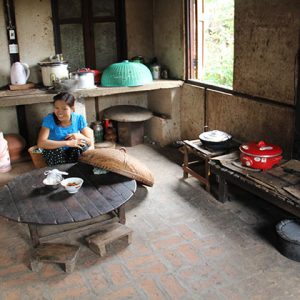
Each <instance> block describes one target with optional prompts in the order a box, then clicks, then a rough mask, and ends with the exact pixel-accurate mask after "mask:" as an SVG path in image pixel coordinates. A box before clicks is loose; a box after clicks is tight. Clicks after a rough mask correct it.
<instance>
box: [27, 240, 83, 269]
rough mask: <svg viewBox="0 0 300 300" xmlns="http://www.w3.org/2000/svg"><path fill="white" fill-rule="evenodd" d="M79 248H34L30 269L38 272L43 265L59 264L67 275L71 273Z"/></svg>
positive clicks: (47, 246)
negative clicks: (62, 265)
mask: <svg viewBox="0 0 300 300" xmlns="http://www.w3.org/2000/svg"><path fill="white" fill-rule="evenodd" d="M79 249H80V247H79V246H75V245H67V244H46V243H45V244H40V245H39V246H38V247H36V248H34V250H33V253H32V257H31V263H30V265H31V269H32V271H34V272H38V271H40V269H41V268H42V266H43V263H44V262H46V263H61V264H64V265H65V271H66V272H67V273H71V272H73V270H74V268H75V264H76V260H77V256H78V252H79Z"/></svg>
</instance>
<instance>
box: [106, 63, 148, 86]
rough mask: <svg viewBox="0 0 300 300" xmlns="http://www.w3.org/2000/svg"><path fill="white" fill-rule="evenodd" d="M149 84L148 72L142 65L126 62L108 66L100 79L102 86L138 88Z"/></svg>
mask: <svg viewBox="0 0 300 300" xmlns="http://www.w3.org/2000/svg"><path fill="white" fill-rule="evenodd" d="M150 82H152V74H151V72H150V70H149V69H148V68H147V67H146V66H145V65H144V64H141V63H136V62H130V61H128V60H124V61H123V62H120V63H114V64H112V65H110V66H108V67H107V68H106V69H105V70H104V71H103V74H102V77H101V85H102V86H139V85H144V84H148V83H150Z"/></svg>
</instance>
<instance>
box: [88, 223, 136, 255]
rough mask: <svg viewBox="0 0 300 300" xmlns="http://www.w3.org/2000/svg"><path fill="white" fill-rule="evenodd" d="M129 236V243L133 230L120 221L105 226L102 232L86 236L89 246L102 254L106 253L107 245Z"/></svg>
mask: <svg viewBox="0 0 300 300" xmlns="http://www.w3.org/2000/svg"><path fill="white" fill-rule="evenodd" d="M123 237H127V242H128V244H130V243H131V241H132V230H131V229H130V228H128V227H127V226H125V225H122V224H120V223H114V224H109V225H106V226H103V227H102V228H101V231H100V232H97V233H96V234H93V235H91V236H89V237H87V238H86V240H87V242H88V244H89V247H90V248H91V249H92V250H93V251H94V252H95V253H97V254H99V255H100V256H104V255H105V254H106V248H105V247H106V246H107V245H108V244H110V243H112V242H114V241H116V240H118V239H120V238H123Z"/></svg>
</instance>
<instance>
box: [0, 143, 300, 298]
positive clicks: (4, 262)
mask: <svg viewBox="0 0 300 300" xmlns="http://www.w3.org/2000/svg"><path fill="white" fill-rule="evenodd" d="M128 152H129V153H130V154H131V155H134V156H135V157H137V158H139V159H140V160H141V161H143V162H144V163H145V164H146V165H148V167H149V168H150V169H151V170H152V171H153V173H154V175H155V185H154V186H153V187H152V188H146V187H143V186H139V187H138V190H137V192H136V194H135V196H134V197H133V198H132V200H130V202H129V203H128V205H127V226H129V227H130V228H132V229H133V231H134V234H133V242H132V244H131V245H130V246H126V244H125V243H124V242H123V241H119V242H116V243H114V244H113V245H111V246H110V247H109V248H108V255H107V256H106V257H104V258H99V257H97V256H96V255H95V254H94V253H93V252H92V251H90V250H89V249H88V248H87V247H86V246H85V245H83V247H82V249H81V252H80V257H79V261H78V263H77V265H76V268H75V271H74V272H73V273H72V274H66V273H64V272H63V271H62V269H61V267H60V266H58V265H52V264H48V265H45V266H44V267H43V269H42V271H41V272H39V273H33V272H32V271H31V270H30V269H29V253H30V250H31V248H30V242H29V235H28V230H27V227H26V226H25V225H22V224H15V223H12V222H9V221H6V220H5V219H3V218H1V219H0V226H1V229H0V243H1V248H0V299H1V300H2V299H10V300H11V299H28V300H29V299H30V300H32V299H55V300H56V299H205V300H206V299H230V300H233V299H266V300H269V299H300V275H299V274H300V263H298V262H295V261H291V260H289V259H287V258H285V257H283V256H282V255H281V254H280V253H279V252H278V251H277V250H276V248H275V246H274V241H275V238H276V236H275V232H274V225H275V224H276V223H277V222H278V221H279V220H281V219H282V218H284V217H285V215H284V213H282V212H281V211H280V210H277V209H275V208H273V207H271V206H269V205H267V204H266V203H265V202H264V201H262V200H261V201H260V200H259V199H256V198H254V197H251V196H249V195H246V194H243V193H241V192H239V193H235V196H234V197H233V198H232V201H230V202H227V203H225V204H221V203H219V202H217V201H216V200H215V199H214V198H213V197H212V196H211V195H209V194H207V192H206V191H205V190H204V189H203V188H202V187H201V186H200V184H199V183H198V182H197V181H196V180H195V179H193V178H188V179H186V180H183V179H182V171H181V167H180V158H181V157H180V154H179V152H178V151H177V150H175V149H171V152H170V151H168V149H159V148H157V149H156V148H155V147H150V146H149V145H139V146H136V147H132V148H128ZM30 167H31V165H30V164H28V163H27V164H24V165H23V169H15V170H14V171H15V172H16V173H18V172H21V171H22V170H23V171H26V170H27V168H30ZM6 176H9V174H6V175H4V174H0V182H1V183H4V182H5V180H7V178H8V177H6Z"/></svg>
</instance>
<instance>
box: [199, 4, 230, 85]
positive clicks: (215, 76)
mask: <svg viewBox="0 0 300 300" xmlns="http://www.w3.org/2000/svg"><path fill="white" fill-rule="evenodd" d="M204 11H205V22H204V24H205V29H204V30H205V33H204V47H203V49H204V69H203V76H202V81H204V82H207V83H210V84H216V85H222V86H226V87H232V81H233V49H234V48H233V45H234V44H233V43H234V0H205V9H204Z"/></svg>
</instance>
